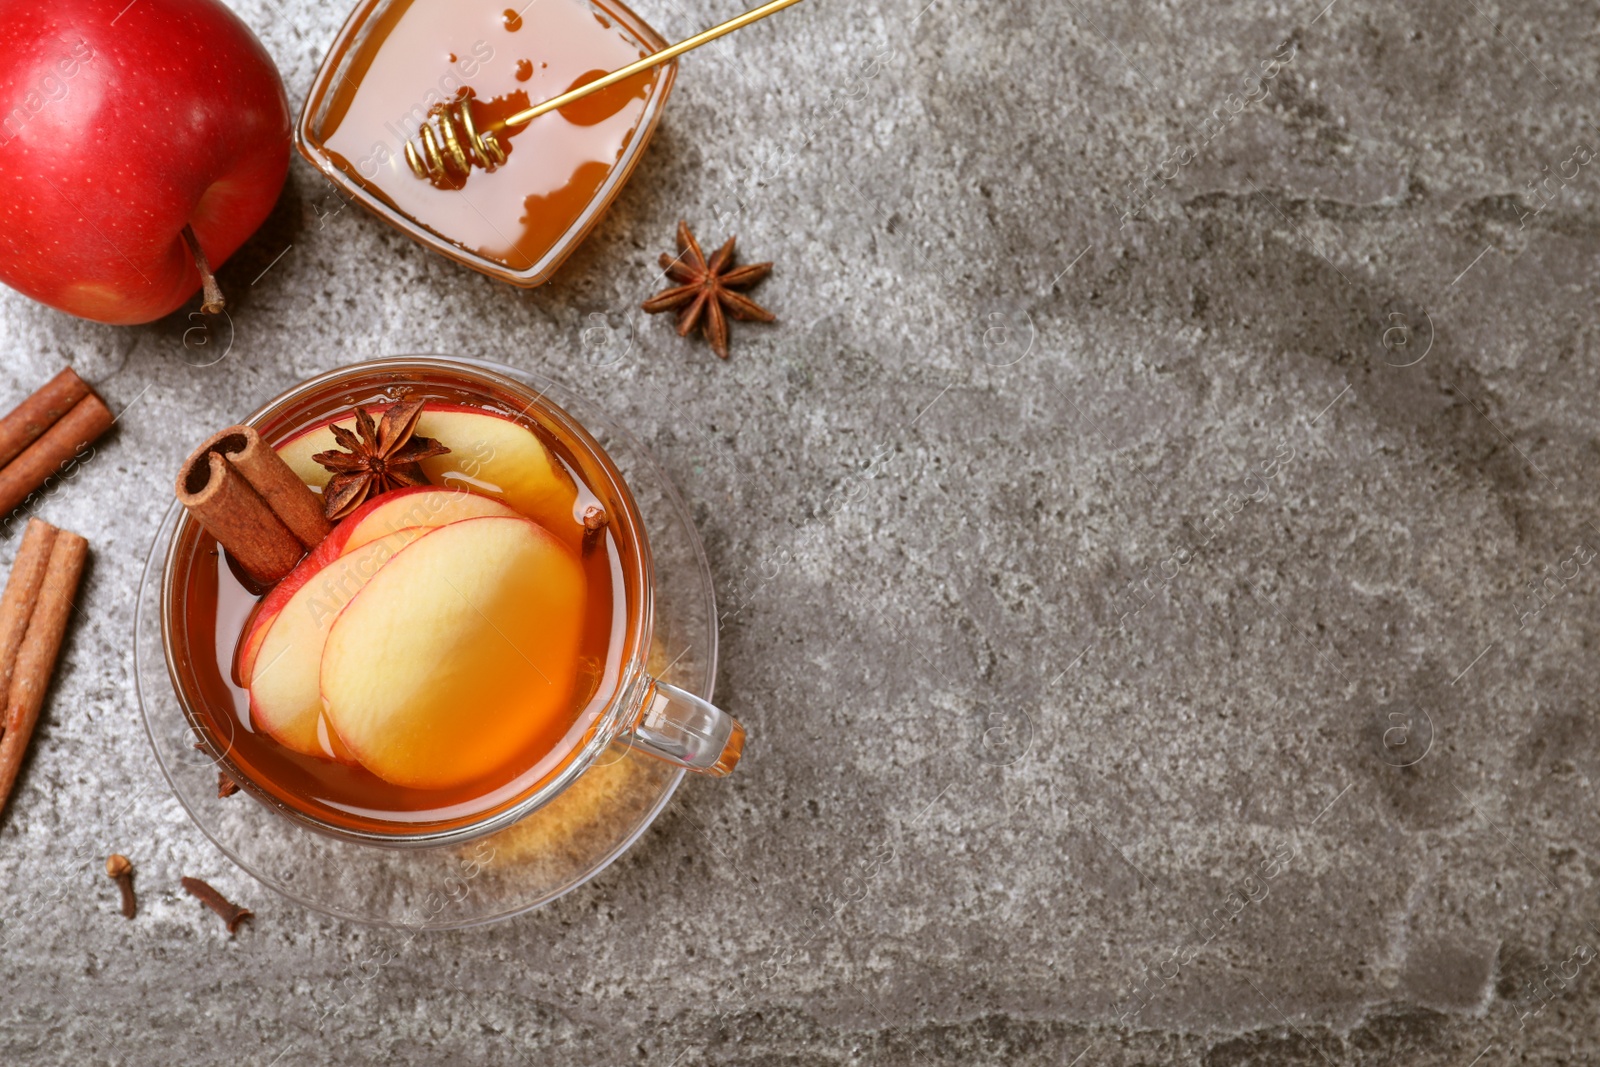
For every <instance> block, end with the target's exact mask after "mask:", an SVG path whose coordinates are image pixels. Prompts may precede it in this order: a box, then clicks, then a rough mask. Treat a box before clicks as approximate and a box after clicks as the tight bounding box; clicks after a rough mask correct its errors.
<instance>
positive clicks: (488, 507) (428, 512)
mask: <svg viewBox="0 0 1600 1067" xmlns="http://www.w3.org/2000/svg"><path fill="white" fill-rule="evenodd" d="M485 515H498V516H501V517H503V518H512V519H515V518H520V517H521V516H519V515H518V514H517V512H516V509H514V508H511V507H509V506H507V505H505V504H502V503H500V501H498V500H495V499H493V498H492V497H487V496H479V495H478V494H477V493H468V492H465V491H464V490H461V489H435V488H432V487H430V486H426V485H423V486H417V487H415V488H408V489H396V490H394V491H393V492H389V493H384V494H383V495H382V496H380V497H378V498H377V499H375V500H369V501H367V503H365V504H363V505H362V506H361V507H360V508H359V509H357V510H356V512H355V513H354V514H352V515H351V516H350V517H349V518H348V519H346V520H345V521H344V522H342V523H340V524H339V529H338V530H336V531H334V533H335V534H338V533H340V532H341V531H342V532H343V534H344V544H343V545H342V546H340V549H339V551H340V554H341V555H342V554H344V553H346V552H352V551H354V550H355V549H358V548H360V547H361V546H362V545H365V544H368V543H369V542H372V541H376V540H377V539H378V538H380V537H385V536H387V535H389V534H392V533H395V532H396V531H398V530H404V529H407V528H409V527H416V526H448V525H449V524H450V523H452V522H456V521H458V520H460V519H476V518H481V517H483V516H485Z"/></svg>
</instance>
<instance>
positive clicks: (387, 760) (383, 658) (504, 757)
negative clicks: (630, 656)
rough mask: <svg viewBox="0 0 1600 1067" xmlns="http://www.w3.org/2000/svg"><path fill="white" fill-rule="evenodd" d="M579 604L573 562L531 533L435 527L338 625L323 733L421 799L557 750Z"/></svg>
mask: <svg viewBox="0 0 1600 1067" xmlns="http://www.w3.org/2000/svg"><path fill="white" fill-rule="evenodd" d="M375 543H376V542H375ZM584 603H585V586H584V577H583V568H582V566H581V565H580V564H579V562H578V558H577V556H576V554H575V553H574V552H572V550H571V549H569V548H567V547H566V546H565V545H563V544H562V543H561V542H560V541H558V540H557V539H556V538H555V537H554V536H553V535H551V534H550V532H549V531H547V530H546V529H545V528H544V527H542V526H540V525H538V524H537V523H534V522H530V521H529V520H527V519H523V518H499V517H492V516H491V517H485V518H477V519H462V520H460V521H459V522H454V523H451V524H450V525H449V526H443V527H440V528H439V529H437V530H434V531H432V532H431V533H429V534H428V535H427V536H425V537H422V538H420V539H418V540H417V541H415V542H413V543H412V544H410V545H408V546H406V547H405V548H404V549H403V550H401V551H400V552H399V553H397V554H396V555H395V557H394V559H392V560H390V561H389V562H388V563H387V564H386V565H385V566H384V567H383V569H382V570H380V571H379V572H378V573H377V575H376V576H374V577H373V578H371V579H370V580H369V581H368V582H367V583H366V585H365V586H364V587H363V588H362V590H361V591H360V592H359V593H358V594H356V596H355V598H354V599H353V600H351V601H350V604H349V606H348V607H346V608H345V609H344V611H343V612H342V613H341V614H340V615H339V618H338V620H337V621H335V622H334V624H333V629H332V630H331V631H330V632H329V634H328V638H327V642H326V644H325V646H324V647H323V651H322V703H323V706H324V708H325V709H326V713H327V717H328V722H329V724H330V725H331V726H332V727H333V729H334V730H335V731H336V732H337V733H338V735H339V739H340V741H342V742H343V743H344V745H345V747H346V748H348V749H349V750H350V752H351V754H352V755H353V756H354V757H355V758H356V759H357V760H358V761H360V763H361V765H362V766H364V767H366V768H367V770H369V771H371V772H372V773H373V774H375V775H377V776H378V777H379V778H382V779H384V780H385V781H388V782H392V783H394V784H396V785H402V786H409V787H413V788H419V789H447V788H451V787H455V786H460V785H464V784H466V783H468V782H472V781H475V780H478V779H481V778H483V777H484V776H486V775H489V774H492V773H494V772H495V771H496V770H498V769H500V768H502V767H504V766H505V765H506V764H507V762H508V761H510V760H513V759H515V758H516V757H517V756H518V755H520V754H523V753H526V752H528V751H529V750H530V749H532V748H533V747H534V746H535V745H546V746H553V745H554V744H555V743H556V742H557V741H558V740H559V739H560V737H561V736H562V734H564V733H565V731H566V730H567V728H568V727H569V726H570V725H571V721H572V715H573V707H572V689H573V683H574V679H575V677H576V674H577V661H578V644H579V639H580V635H581V633H582V629H583V617H584ZM265 651H266V650H265V649H263V655H265Z"/></svg>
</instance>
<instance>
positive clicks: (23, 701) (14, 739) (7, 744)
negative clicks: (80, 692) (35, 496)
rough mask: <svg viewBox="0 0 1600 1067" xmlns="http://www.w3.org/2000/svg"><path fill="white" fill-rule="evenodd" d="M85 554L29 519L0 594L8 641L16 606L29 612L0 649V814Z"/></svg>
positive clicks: (2, 631)
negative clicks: (2, 693) (2, 697)
mask: <svg viewBox="0 0 1600 1067" xmlns="http://www.w3.org/2000/svg"><path fill="white" fill-rule="evenodd" d="M46 548H47V549H48V556H47V558H46V561H45V564H44V568H43V573H42V575H41V574H40V570H39V567H38V556H39V554H40V553H43V552H45V551H46ZM25 552H26V555H25V554H24V553H25ZM88 555H89V542H87V541H85V540H84V539H83V538H81V537H79V536H78V535H77V534H75V533H69V532H68V531H66V530H58V529H56V528H55V527H53V526H51V525H49V524H48V523H45V522H41V521H39V520H38V519H34V520H32V521H31V522H29V523H28V531H27V533H26V534H24V535H23V545H22V548H19V549H18V551H17V561H16V563H15V564H13V565H12V568H11V577H10V579H9V580H8V581H7V582H6V589H5V593H4V594H3V595H0V637H9V636H10V634H11V633H12V632H13V631H14V628H15V622H14V615H15V612H16V608H17V605H18V604H25V605H27V606H29V607H31V609H32V610H31V611H30V612H29V614H28V621H27V626H26V628H25V630H24V632H23V636H22V639H21V641H19V642H17V643H16V644H15V645H14V646H12V645H10V644H9V643H7V644H3V645H0V655H3V656H5V660H4V661H3V662H0V674H3V675H9V679H10V680H9V683H8V684H7V686H6V701H5V714H4V719H3V725H4V731H5V732H4V733H3V734H0V811H3V810H4V809H5V804H6V801H7V800H8V799H9V798H10V796H11V789H12V786H14V785H15V784H16V781H17V772H18V771H19V770H20V769H21V767H22V758H23V756H24V755H25V754H26V753H27V749H28V741H29V739H30V738H32V736H33V728H34V726H35V725H36V724H37V723H38V721H39V710H40V709H41V708H42V707H44V697H45V693H46V692H47V691H48V690H49V688H50V679H51V678H52V677H53V676H54V675H55V669H56V659H57V657H59V656H60V654H61V642H62V640H63V639H64V638H65V636H66V632H67V622H68V620H69V619H70V618H71V616H72V600H73V598H74V597H75V596H77V593H78V581H79V579H80V578H82V577H83V565H84V561H85V560H86V559H87V558H88ZM34 583H37V584H36V585H35V584H34ZM30 586H31V587H32V588H31V589H30V588H29V587H30ZM7 653H9V654H7Z"/></svg>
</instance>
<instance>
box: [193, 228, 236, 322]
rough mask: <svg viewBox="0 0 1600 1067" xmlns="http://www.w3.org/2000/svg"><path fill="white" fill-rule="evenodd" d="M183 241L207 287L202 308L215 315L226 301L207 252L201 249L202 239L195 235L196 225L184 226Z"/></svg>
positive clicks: (202, 282)
mask: <svg viewBox="0 0 1600 1067" xmlns="http://www.w3.org/2000/svg"><path fill="white" fill-rule="evenodd" d="M183 243H184V244H186V245H188V246H189V254H190V255H191V256H193V257H194V265H195V269H197V270H198V271H199V272H200V284H201V285H203V286H204V287H205V302H204V303H203V304H201V305H200V310H201V311H204V312H205V313H206V314H207V315H215V314H217V313H219V312H220V311H221V310H222V309H223V307H224V306H226V301H224V300H223V299H222V289H221V287H220V286H218V285H217V276H216V275H215V274H212V273H211V264H210V263H208V262H206V254H205V253H204V252H202V251H201V250H200V240H199V238H197V237H195V235H194V227H192V226H185V227H184V228H183Z"/></svg>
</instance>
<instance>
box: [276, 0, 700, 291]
mask: <svg viewBox="0 0 1600 1067" xmlns="http://www.w3.org/2000/svg"><path fill="white" fill-rule="evenodd" d="M506 2H507V0H478V2H467V3H462V2H461V0H363V2H362V3H361V4H360V6H358V7H357V8H356V9H355V11H354V12H352V13H351V15H350V17H349V19H348V20H347V21H346V22H345V25H344V28H343V29H342V30H341V31H340V33H339V36H338V38H337V39H336V40H335V42H334V44H333V46H332V48H330V49H329V52H328V55H327V58H326V59H325V60H324V61H323V64H322V67H321V69H320V70H319V71H318V73H317V77H316V80H315V81H314V82H313V83H312V86H311V92H310V94H309V95H308V96H307V98H306V103H305V107H304V108H303V109H302V111H301V114H300V119H299V121H298V122H297V123H296V126H295V144H296V146H297V147H298V148H299V150H300V153H301V154H302V155H303V156H304V157H305V158H306V159H307V160H308V161H309V162H310V163H311V164H312V165H313V166H315V167H316V168H317V169H318V170H320V171H321V172H322V173H323V174H324V175H326V176H327V177H328V179H329V180H330V181H332V182H333V183H334V184H335V185H336V186H337V187H338V188H339V189H340V190H341V191H342V192H343V193H344V194H345V195H346V196H348V197H349V198H351V199H352V200H354V201H355V202H357V203H359V204H361V205H362V206H363V207H365V208H366V209H367V210H369V211H371V212H372V213H373V214H375V215H377V216H378V217H379V218H381V219H383V220H384V221H386V222H388V223H390V224H391V225H393V226H394V227H396V228H397V229H399V230H400V231H401V232H402V233H404V234H406V235H407V236H409V237H411V238H412V239H413V240H416V241H418V242H420V243H421V244H423V245H424V246H426V247H427V248H430V249H432V250H433V251H435V252H438V253H440V254H441V255H444V256H446V257H448V258H450V259H453V260H455V261H456V262H458V263H461V264H464V265H466V266H468V267H471V268H472V269H474V270H477V271H481V272H482V273H484V274H487V275H490V276H491V277H495V278H499V279H501V280H502V281H507V282H510V283H512V284H513V285H518V286H524V287H531V286H536V285H539V284H542V283H543V282H544V281H546V280H547V279H548V278H549V277H550V276H551V275H552V274H553V273H554V272H555V270H556V268H558V267H559V266H560V265H561V263H562V262H563V261H564V260H565V259H566V258H567V256H569V255H570V254H571V253H572V251H573V250H574V249H575V248H576V247H577V246H578V245H579V244H580V243H581V242H582V241H583V239H584V237H585V236H587V235H588V233H589V231H590V230H591V229H593V227H594V226H595V224H596V223H598V222H599V221H600V219H601V217H602V216H603V215H604V214H605V211H606V209H607V208H608V207H609V206H610V205H611V202H612V201H613V200H615V199H616V196H617V194H618V193H619V192H620V191H621V189H622V186H623V185H624V183H626V182H627V180H628V176H629V175H630V174H631V173H632V172H633V169H634V167H635V166H636V165H637V164H638V162H639V159H640V157H641V156H642V155H643V153H644V149H645V146H646V145H647V144H648V143H649V141H650V137H651V134H652V133H653V132H654V131H655V127H656V123H657V122H658V121H659V120H660V117H661V110H662V108H663V107H664V106H665V104H666V101H667V97H668V95H670V93H671V92H672V85H673V80H674V78H675V76H676V73H677V61H676V60H671V61H668V62H667V63H663V64H661V65H660V66H659V67H656V68H653V69H651V70H647V71H644V72H641V73H640V74H638V75H636V76H634V77H632V78H630V79H627V80H626V81H622V82H619V83H618V84H616V85H613V86H609V87H607V88H606V89H603V90H600V91H598V92H596V93H594V94H592V95H590V96H588V97H585V98H583V99H581V100H578V101H575V102H574V103H572V104H569V105H567V106H566V107H563V108H561V109H559V110H557V111H553V112H550V113H548V114H545V115H541V116H539V117H538V118H536V119H534V120H533V121H531V122H529V123H527V124H526V125H524V126H518V127H511V128H508V129H505V130H503V131H501V132H500V133H499V134H498V141H499V143H500V144H501V145H502V146H503V149H504V158H503V161H501V162H499V163H498V165H496V166H494V167H493V168H492V169H488V168H482V167H475V168H472V169H471V170H470V171H468V172H467V173H465V174H458V175H453V176H451V177H450V179H449V180H441V181H430V180H428V179H425V178H420V177H418V176H417V175H416V174H414V173H413V171H412V169H411V167H410V166H409V165H408V164H407V160H406V155H405V148H406V145H407V144H408V143H411V142H414V141H415V140H416V139H417V137H418V134H419V131H420V130H421V129H422V127H423V126H424V125H425V124H426V123H427V122H428V121H429V120H430V118H431V117H432V116H435V115H436V114H437V113H438V111H439V109H441V108H443V107H444V106H446V105H447V104H449V103H451V102H452V101H455V100H457V99H459V98H460V97H461V96H462V95H463V94H468V95H470V97H471V105H470V106H471V109H472V112H473V113H474V114H476V115H477V116H478V118H479V121H480V123H482V124H489V123H493V122H495V121H496V120H499V119H503V118H505V117H507V116H510V115H512V114H514V113H515V112H518V111H521V110H522V109H524V108H526V107H528V106H530V105H531V104H537V103H541V102H542V101H544V100H548V99H551V98H553V97H556V96H559V95H560V94H562V93H564V92H566V91H567V90H569V89H573V88H577V87H578V86H580V85H583V84H586V83H588V82H590V81H593V80H595V79H597V78H599V77H601V76H602V75H604V74H605V73H607V72H608V71H611V70H614V69H617V68H619V67H622V66H626V65H627V64H628V63H631V62H633V61H634V60H637V59H639V58H641V57H643V56H645V55H648V54H650V53H653V52H656V51H659V50H661V49H662V48H664V47H666V45H667V42H666V40H665V39H664V38H662V37H661V35H660V34H658V33H657V32H656V31H655V30H653V29H651V27H650V26H649V25H648V24H647V23H646V22H645V21H644V20H643V19H641V18H639V16H637V15H635V14H634V13H633V12H632V11H630V10H629V9H628V8H627V7H625V6H624V5H622V4H621V3H619V2H616V0H539V2H538V3H531V4H530V3H524V2H523V0H510V2H511V3H512V4H513V5H515V6H512V7H506V6H505V3H506Z"/></svg>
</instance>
